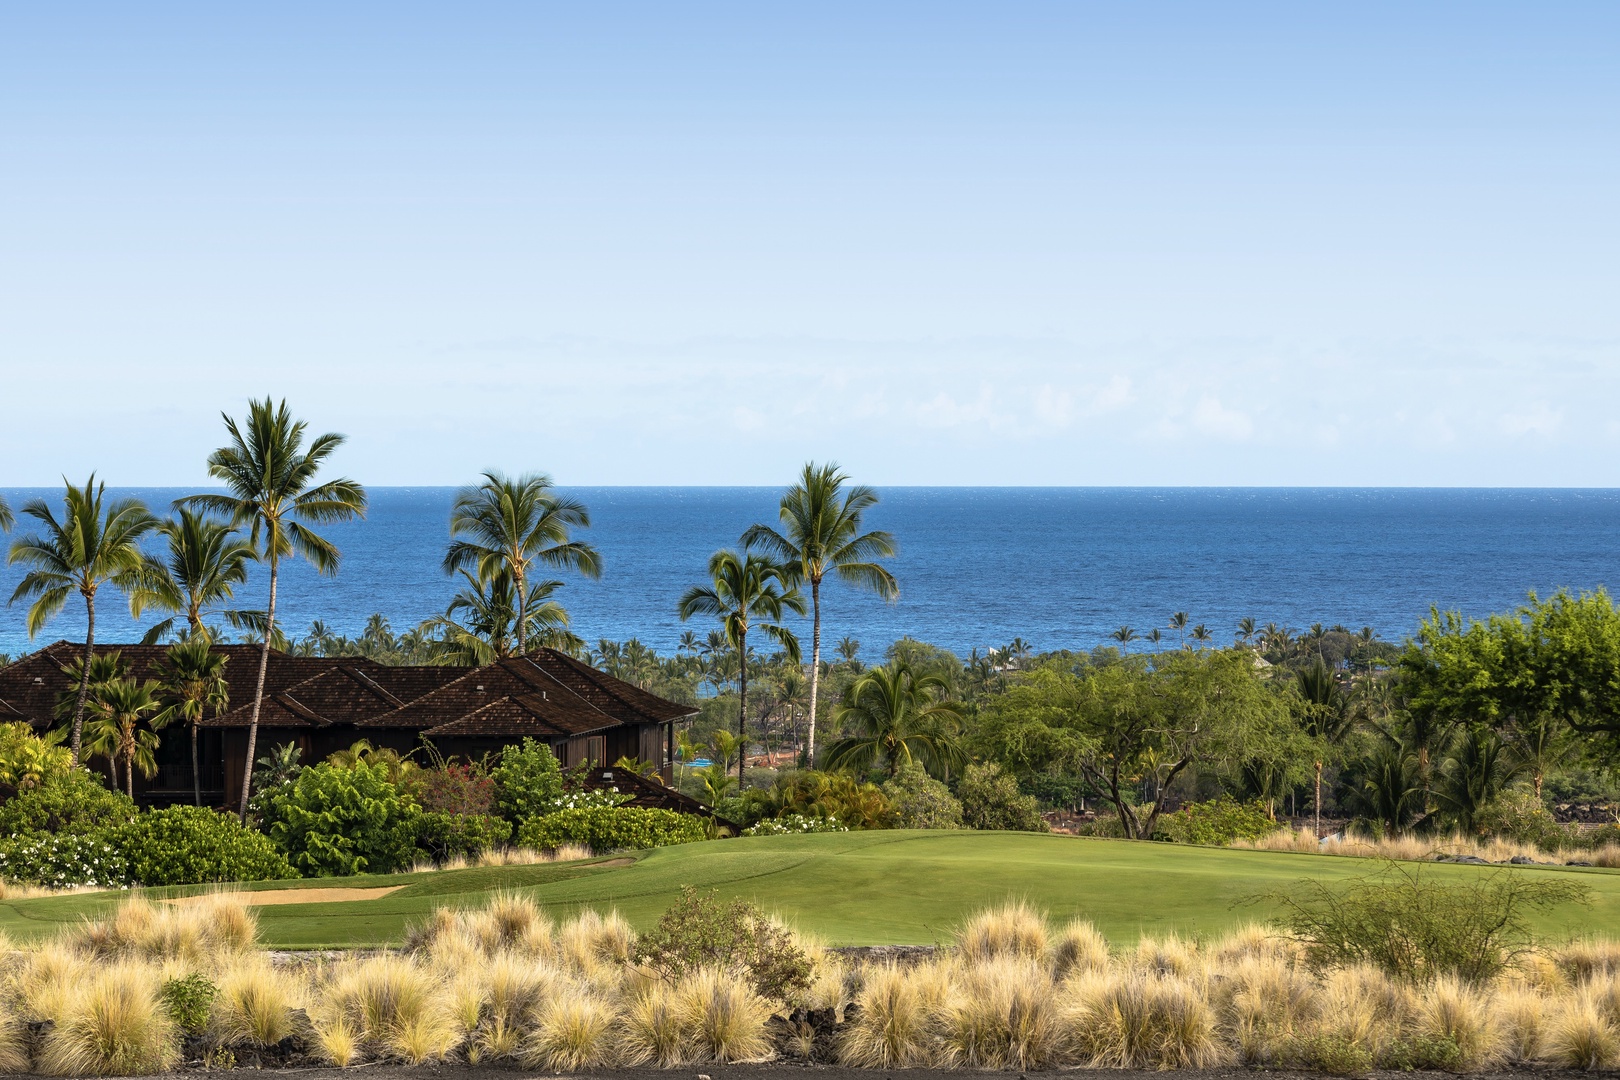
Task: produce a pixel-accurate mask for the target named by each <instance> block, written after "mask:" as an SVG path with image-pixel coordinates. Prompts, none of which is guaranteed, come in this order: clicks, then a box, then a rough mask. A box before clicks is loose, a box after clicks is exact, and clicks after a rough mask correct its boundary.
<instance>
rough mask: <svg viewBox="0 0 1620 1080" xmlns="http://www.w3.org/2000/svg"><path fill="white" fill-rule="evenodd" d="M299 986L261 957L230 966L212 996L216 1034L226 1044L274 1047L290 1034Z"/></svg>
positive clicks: (291, 1032)
mask: <svg viewBox="0 0 1620 1080" xmlns="http://www.w3.org/2000/svg"><path fill="white" fill-rule="evenodd" d="M298 991H299V987H298V985H297V983H296V981H295V980H294V979H292V978H291V977H289V976H288V975H287V974H285V973H283V972H280V971H277V970H276V969H274V968H273V967H271V966H270V965H269V964H268V963H265V962H264V961H263V960H260V959H254V960H251V961H248V962H246V963H241V964H237V965H235V966H233V967H232V968H230V969H229V970H228V971H226V972H225V973H224V974H223V975H222V976H221V977H220V980H219V992H218V993H217V994H216V995H215V997H214V1015H213V1026H214V1035H215V1037H216V1038H217V1039H218V1040H219V1041H220V1042H221V1043H222V1044H224V1045H226V1046H256V1047H265V1046H274V1045H275V1044H276V1043H279V1042H280V1041H281V1040H283V1039H285V1038H286V1037H287V1036H289V1035H291V1034H293V1030H294V1029H293V1012H292V1011H293V1009H295V1008H297V1007H298Z"/></svg>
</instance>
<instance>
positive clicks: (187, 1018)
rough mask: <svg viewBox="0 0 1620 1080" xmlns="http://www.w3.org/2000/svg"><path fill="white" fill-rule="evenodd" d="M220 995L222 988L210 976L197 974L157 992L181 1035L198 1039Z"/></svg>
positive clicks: (166, 983)
mask: <svg viewBox="0 0 1620 1080" xmlns="http://www.w3.org/2000/svg"><path fill="white" fill-rule="evenodd" d="M217 993H219V987H217V986H215V985H214V984H213V982H212V981H211V980H210V979H209V978H208V976H206V975H203V974H201V973H196V972H194V973H192V974H190V975H187V976H184V977H183V978H177V979H170V980H168V981H167V982H165V983H164V984H163V988H162V989H161V990H160V991H158V997H159V998H160V999H161V1000H162V1001H163V1007H164V1008H165V1009H167V1010H169V1016H170V1017H171V1018H172V1019H173V1020H174V1022H175V1023H176V1024H178V1025H179V1027H180V1030H181V1031H183V1032H185V1033H186V1034H187V1035H199V1034H201V1033H202V1029H203V1028H204V1027H206V1026H207V1025H208V1014H209V1012H210V1011H211V1010H212V1008H213V1005H214V995H215V994H217Z"/></svg>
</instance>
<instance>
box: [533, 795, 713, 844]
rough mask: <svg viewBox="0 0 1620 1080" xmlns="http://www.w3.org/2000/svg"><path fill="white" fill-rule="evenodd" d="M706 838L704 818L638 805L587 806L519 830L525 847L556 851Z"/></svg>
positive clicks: (536, 819) (682, 841)
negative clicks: (568, 847) (578, 846)
mask: <svg viewBox="0 0 1620 1080" xmlns="http://www.w3.org/2000/svg"><path fill="white" fill-rule="evenodd" d="M702 839H704V831H703V819H702V818H700V817H695V816H693V815H691V814H678V813H676V812H675V811H673V810H644V809H641V808H640V807H634V806H587V807H580V808H577V809H571V810H558V811H556V812H555V813H551V814H545V815H543V816H541V817H537V818H530V819H529V820H528V821H526V822H524V823H523V825H522V826H521V827H520V828H519V829H518V834H517V840H518V844H519V845H520V846H522V847H531V848H538V849H539V850H541V851H553V850H555V849H557V848H559V847H562V846H563V845H564V844H583V845H584V846H586V847H588V848H590V849H591V850H592V851H596V852H603V851H614V850H616V849H619V848H652V847H667V846H668V845H670V844H690V843H692V842H693V841H695V840H702Z"/></svg>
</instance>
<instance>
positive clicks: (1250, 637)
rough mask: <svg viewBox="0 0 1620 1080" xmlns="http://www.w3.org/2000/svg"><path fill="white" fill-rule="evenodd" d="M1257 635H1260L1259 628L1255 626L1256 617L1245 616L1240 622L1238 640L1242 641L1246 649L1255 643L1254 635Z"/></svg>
mask: <svg viewBox="0 0 1620 1080" xmlns="http://www.w3.org/2000/svg"><path fill="white" fill-rule="evenodd" d="M1256 633H1258V628H1257V627H1256V625H1255V621H1254V616H1252V615H1245V616H1243V618H1241V619H1239V620H1238V628H1237V639H1238V640H1239V641H1241V642H1242V643H1243V644H1244V646H1245V647H1247V646H1248V645H1249V644H1250V643H1251V642H1253V641H1254V635H1255V634H1256Z"/></svg>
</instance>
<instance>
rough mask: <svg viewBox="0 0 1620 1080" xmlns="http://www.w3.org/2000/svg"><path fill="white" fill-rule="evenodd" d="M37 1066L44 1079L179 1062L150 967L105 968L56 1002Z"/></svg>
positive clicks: (145, 1070) (138, 1070) (152, 1069)
mask: <svg viewBox="0 0 1620 1080" xmlns="http://www.w3.org/2000/svg"><path fill="white" fill-rule="evenodd" d="M49 1019H50V1020H51V1021H52V1025H51V1027H50V1029H49V1030H48V1031H47V1032H46V1033H45V1037H44V1039H43V1041H42V1043H41V1045H40V1049H39V1058H38V1061H37V1062H36V1064H37V1066H38V1068H39V1071H40V1072H42V1073H44V1074H46V1075H48V1076H86V1075H89V1076H137V1075H147V1074H151V1073H156V1072H162V1071H164V1070H165V1069H168V1068H169V1067H170V1066H172V1065H173V1064H174V1063H175V1062H176V1061H177V1060H178V1059H179V1038H178V1033H177V1031H176V1029H175V1024H174V1021H173V1020H172V1019H170V1017H169V1014H168V1011H167V1010H166V1009H165V1008H164V1007H163V1002H162V1000H161V999H160V997H159V994H158V984H157V979H156V976H155V973H154V972H153V970H152V969H151V968H150V967H144V966H140V965H136V964H127V963H126V964H114V965H112V966H111V967H103V968H101V969H99V970H97V971H96V972H95V973H94V974H92V975H90V977H89V978H88V979H87V980H86V981H85V982H83V983H80V984H79V985H78V986H76V987H75V988H74V990H73V992H72V993H70V994H67V995H65V996H64V997H63V998H62V1000H61V1001H60V1005H59V1010H58V1012H57V1013H56V1014H55V1015H54V1016H51V1017H50V1018H49Z"/></svg>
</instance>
